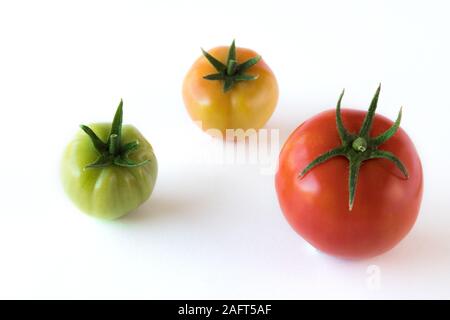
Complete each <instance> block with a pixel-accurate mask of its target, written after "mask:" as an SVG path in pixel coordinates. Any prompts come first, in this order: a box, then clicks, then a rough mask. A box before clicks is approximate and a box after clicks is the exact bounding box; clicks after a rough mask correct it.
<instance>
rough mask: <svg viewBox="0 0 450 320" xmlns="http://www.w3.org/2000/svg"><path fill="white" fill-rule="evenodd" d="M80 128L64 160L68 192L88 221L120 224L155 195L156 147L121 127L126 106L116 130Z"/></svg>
mask: <svg viewBox="0 0 450 320" xmlns="http://www.w3.org/2000/svg"><path fill="white" fill-rule="evenodd" d="M81 128H82V130H80V132H78V133H77V135H76V136H75V138H74V139H73V140H72V141H71V142H70V143H69V145H68V146H67V148H66V150H65V152H64V156H63V159H62V165H61V180H62V184H63V187H64V190H65V191H66V193H67V194H68V196H69V197H70V199H71V200H72V201H73V202H74V203H75V205H76V206H77V207H78V208H79V209H81V210H82V211H84V212H86V213H88V214H89V215H92V216H95V217H98V218H103V219H117V218H120V217H122V216H124V215H125V214H127V213H129V212H130V211H132V210H134V209H136V208H137V207H139V206H140V205H141V204H142V203H143V202H145V201H146V200H147V199H148V198H149V197H150V195H151V193H152V191H153V188H154V185H155V182H156V177H157V172H158V165H157V161H156V157H155V155H154V153H153V149H152V146H151V145H150V143H148V141H147V140H146V139H145V138H144V137H143V136H142V134H141V133H140V132H139V131H138V130H137V129H136V128H135V127H133V126H131V125H125V126H123V127H122V102H121V103H120V105H119V108H118V110H117V113H116V117H115V118H114V121H113V123H112V124H111V123H97V124H92V125H90V126H89V127H86V126H81ZM104 141H107V142H104Z"/></svg>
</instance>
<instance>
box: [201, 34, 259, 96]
mask: <svg viewBox="0 0 450 320" xmlns="http://www.w3.org/2000/svg"><path fill="white" fill-rule="evenodd" d="M202 52H203V55H204V56H205V58H206V59H207V60H208V61H209V62H210V63H211V64H212V66H213V67H214V68H215V69H216V70H217V73H213V74H209V75H206V76H204V77H203V79H206V80H218V81H223V91H224V92H227V91H229V90H231V89H232V88H233V86H234V85H235V84H236V83H237V82H240V81H251V80H256V79H258V75H251V74H247V73H245V72H246V71H247V70H248V69H250V68H251V67H252V66H254V65H255V64H257V63H258V62H259V60H261V56H256V57H253V58H251V59H248V60H247V61H245V62H243V63H240V64H239V63H238V61H237V59H236V44H235V40H233V42H232V43H231V46H230V48H229V50H228V57H227V62H226V64H225V63H222V62H220V61H219V60H217V59H216V58H214V57H213V56H212V55H211V54H209V53H208V52H206V51H205V50H203V49H202Z"/></svg>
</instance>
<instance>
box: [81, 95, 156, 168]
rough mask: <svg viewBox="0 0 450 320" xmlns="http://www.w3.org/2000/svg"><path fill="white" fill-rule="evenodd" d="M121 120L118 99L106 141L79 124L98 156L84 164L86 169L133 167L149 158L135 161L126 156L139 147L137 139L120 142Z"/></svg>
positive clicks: (121, 102)
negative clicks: (114, 166) (113, 166)
mask: <svg viewBox="0 0 450 320" xmlns="http://www.w3.org/2000/svg"><path fill="white" fill-rule="evenodd" d="M122 121H123V101H122V99H120V103H119V106H118V107H117V111H116V114H115V116H114V120H113V122H112V125H111V131H110V134H109V137H108V141H107V142H106V143H105V142H103V141H102V140H101V139H100V138H99V137H98V136H97V135H96V134H95V132H94V131H92V129H91V128H89V127H88V126H85V125H81V126H80V127H81V129H82V130H83V131H84V132H85V133H86V134H87V135H88V136H89V138H91V141H92V144H93V145H94V148H95V150H97V152H98V153H99V154H100V156H99V157H98V158H97V160H95V161H94V162H93V163H91V164H89V165H87V166H86V169H90V168H104V167H108V166H112V165H116V166H119V167H125V168H135V167H139V166H142V165H144V164H146V163H148V162H149V161H150V160H144V161H141V162H135V161H133V160H131V159H129V158H128V156H129V155H130V154H131V153H132V152H133V151H136V150H137V148H138V147H139V141H133V142H129V143H127V144H124V145H123V144H122V142H121V138H122Z"/></svg>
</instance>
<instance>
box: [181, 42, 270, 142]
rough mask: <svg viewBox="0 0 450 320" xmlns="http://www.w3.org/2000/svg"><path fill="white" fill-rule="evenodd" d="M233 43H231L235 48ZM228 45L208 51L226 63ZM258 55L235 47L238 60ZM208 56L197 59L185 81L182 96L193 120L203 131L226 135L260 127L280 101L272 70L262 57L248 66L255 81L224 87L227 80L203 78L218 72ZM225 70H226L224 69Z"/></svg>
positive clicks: (241, 60) (238, 82) (245, 81)
mask: <svg viewBox="0 0 450 320" xmlns="http://www.w3.org/2000/svg"><path fill="white" fill-rule="evenodd" d="M233 46H234V43H233V44H232V47H230V48H233ZM229 51H230V49H229V48H228V47H217V48H214V49H212V50H210V51H209V52H208V53H209V54H210V55H211V56H213V57H214V58H216V59H217V60H218V61H220V62H222V63H223V64H224V66H225V65H226V62H227V59H228V58H229ZM255 57H258V54H257V53H256V52H254V51H252V50H250V49H244V48H236V50H235V60H236V62H237V65H238V67H239V64H240V63H243V62H245V61H248V60H249V59H252V58H255ZM217 72H218V70H217V68H215V67H214V66H213V65H212V64H211V63H210V61H208V59H207V58H206V57H205V56H202V57H200V58H198V59H197V61H196V62H195V63H194V64H193V66H192V67H191V69H190V70H189V72H188V73H187V75H186V77H185V79H184V83H183V99H184V103H185V105H186V109H187V111H188V113H189V115H190V116H191V118H192V120H194V121H196V122H197V123H198V124H199V125H200V126H201V128H202V129H203V130H209V129H218V130H220V132H221V133H222V135H225V133H226V130H227V129H244V130H247V129H259V128H261V127H263V126H264V124H265V123H266V122H267V121H268V120H269V118H270V116H271V115H272V113H273V111H274V110H275V107H276V104H277V100H278V84H277V81H276V78H275V75H274V74H273V72H272V70H271V69H270V68H269V67H268V65H267V64H266V63H265V62H264V61H263V60H262V59H260V60H259V61H258V62H257V63H256V64H254V65H252V66H251V67H250V68H248V69H247V70H246V71H245V72H246V76H256V78H255V79H252V80H242V81H236V82H235V83H234V84H233V85H232V86H231V88H229V90H227V91H225V90H224V82H225V81H224V80H208V79H205V78H204V77H205V76H207V75H211V74H217ZM224 73H226V71H224Z"/></svg>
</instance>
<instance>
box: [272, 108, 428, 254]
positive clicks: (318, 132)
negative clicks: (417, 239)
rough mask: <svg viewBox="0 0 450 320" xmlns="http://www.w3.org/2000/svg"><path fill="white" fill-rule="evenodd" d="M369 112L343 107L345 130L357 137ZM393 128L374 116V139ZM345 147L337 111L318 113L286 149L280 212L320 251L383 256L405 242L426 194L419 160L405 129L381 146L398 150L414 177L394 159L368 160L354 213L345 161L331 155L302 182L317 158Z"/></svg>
mask: <svg viewBox="0 0 450 320" xmlns="http://www.w3.org/2000/svg"><path fill="white" fill-rule="evenodd" d="M365 114H366V112H363V111H358V110H350V109H344V110H342V118H343V122H344V125H345V127H346V128H347V130H348V131H350V132H352V133H356V132H358V131H359V129H360V128H361V124H362V122H363V119H364V116H365ZM392 124H393V122H392V121H390V120H389V119H387V118H385V117H383V116H380V115H376V116H375V118H374V121H373V127H372V131H371V136H372V137H373V136H375V135H378V134H380V133H382V132H384V131H385V130H387V129H388V128H389V127H390V126H392ZM339 145H340V139H339V136H338V132H337V130H336V112H335V110H329V111H325V112H322V113H320V114H318V115H316V116H315V117H313V118H311V119H309V120H308V121H306V122H305V123H303V124H302V125H300V126H299V127H298V128H297V129H296V130H295V131H294V132H293V133H292V134H291V136H290V137H289V138H288V140H287V141H286V143H285V145H284V146H283V149H282V150H281V153H280V158H279V168H278V172H277V174H276V178H275V185H276V190H277V194H278V199H279V202H280V206H281V209H282V211H283V213H284V215H285V217H286V219H287V220H288V221H289V223H290V224H291V226H292V227H293V228H294V229H295V230H296V231H297V232H298V233H299V234H300V235H301V236H302V237H303V238H304V239H305V240H306V241H308V242H309V243H310V244H311V245H313V246H314V247H316V248H317V249H319V250H320V251H323V252H325V253H328V254H331V255H334V256H339V257H344V258H354V259H359V258H368V257H372V256H376V255H379V254H381V253H383V252H386V251H388V250H389V249H391V248H393V247H394V246H395V245H396V244H397V243H398V242H400V240H402V239H403V238H404V237H405V236H406V234H407V233H408V232H409V231H410V230H411V228H412V227H413V225H414V223H415V221H416V218H417V215H418V212H419V208H420V203H421V199H422V190H423V175H422V165H421V162H420V159H419V156H418V154H417V151H416V149H415V147H414V145H413V143H412V141H411V139H410V138H409V137H408V135H407V134H406V133H405V131H403V130H402V129H401V128H400V129H399V130H398V131H397V133H396V134H395V135H394V136H393V137H392V138H391V139H390V140H388V141H387V142H385V143H384V144H383V145H382V146H380V147H379V148H380V149H383V150H388V151H390V152H392V153H394V154H395V155H396V156H397V157H398V158H399V159H400V160H401V161H402V162H403V163H404V164H405V166H406V168H407V169H408V171H409V179H405V178H404V177H403V175H402V173H401V172H400V171H399V169H398V168H397V167H396V166H395V165H394V164H393V163H392V162H390V161H388V160H384V159H376V160H368V161H365V162H364V163H363V164H362V166H361V169H360V173H359V179H358V184H357V189H356V196H355V202H354V206H353V210H352V211H349V209H348V198H349V193H348V165H349V162H348V160H347V159H346V158H343V157H337V158H333V159H331V160H329V161H327V162H325V163H323V164H321V165H318V166H317V167H315V168H314V169H312V170H311V171H310V172H309V173H308V174H307V175H306V176H305V177H304V178H303V179H299V178H298V174H299V173H300V172H301V171H302V170H303V169H304V168H305V167H306V166H307V165H308V164H309V163H310V162H311V161H312V160H314V159H315V158H316V157H317V156H319V155H320V154H322V153H324V152H326V151H328V150H330V149H332V148H335V147H337V146H339Z"/></svg>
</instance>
